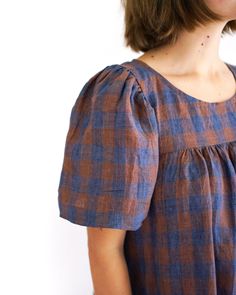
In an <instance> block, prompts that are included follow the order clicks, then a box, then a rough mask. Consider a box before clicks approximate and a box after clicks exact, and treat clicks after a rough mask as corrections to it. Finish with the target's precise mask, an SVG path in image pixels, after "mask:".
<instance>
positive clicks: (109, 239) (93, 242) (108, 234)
mask: <svg viewBox="0 0 236 295" xmlns="http://www.w3.org/2000/svg"><path fill="white" fill-rule="evenodd" d="M125 235H126V230H124V229H113V228H104V227H87V237H88V248H89V250H93V249H96V250H97V249H98V250H100V249H101V250H102V251H103V250H105V251H107V250H113V249H123V245H124V239H125Z"/></svg>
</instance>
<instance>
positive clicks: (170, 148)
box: [58, 59, 236, 295]
mask: <svg viewBox="0 0 236 295" xmlns="http://www.w3.org/2000/svg"><path fill="white" fill-rule="evenodd" d="M226 65H227V66H228V68H229V69H230V70H231V72H232V74H233V77H234V78H235V79H236V66H235V65H230V64H226ZM205 100H207V99H206V98H205ZM58 201H59V209H60V216H61V217H62V218H64V219H67V220H69V221H71V222H72V223H75V224H80V225H83V226H93V227H108V228H116V229H125V230H127V232H126V236H125V242H124V255H125V259H126V262H127V266H128V271H129V277H130V282H131V286H132V295H190V294H191V295H223V294H224V295H236V264H235V263H236V93H235V94H234V95H233V96H231V97H230V98H229V99H227V100H225V101H222V102H218V103H217V102H215V103H214V102H213V103H210V102H207V101H204V98H202V100H200V99H197V98H195V97H193V96H191V95H189V94H187V93H185V92H184V91H182V90H180V89H178V88H177V87H176V86H174V85H173V84H172V83H171V82H170V81H169V80H168V79H167V78H165V77H164V76H163V75H162V74H161V73H159V72H158V71H156V70H154V69H153V68H152V67H150V66H148V65H147V64H146V63H144V62H143V61H141V60H138V59H133V60H131V61H126V62H124V63H122V64H113V65H109V66H107V67H105V68H103V69H102V70H100V71H99V72H97V73H96V74H95V75H94V76H93V77H91V78H90V79H89V80H88V81H87V83H85V85H84V87H83V88H82V90H81V92H80V94H79V96H78V98H77V100H76V102H75V104H74V106H73V108H72V112H71V117H70V126H69V130H68V133H67V138H66V144H65V152H64V161H63V167H62V171H61V178H60V184H59V188H58Z"/></svg>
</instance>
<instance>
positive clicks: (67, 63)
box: [0, 0, 236, 295]
mask: <svg viewBox="0 0 236 295" xmlns="http://www.w3.org/2000/svg"><path fill="white" fill-rule="evenodd" d="M0 42H1V45H0V84H1V87H0V102H1V105H0V132H1V133H0V134H1V153H0V163H1V164H0V167H1V169H0V173H1V174H0V177H1V186H0V190H1V191H0V198H1V204H0V208H1V209H0V210H1V214H0V226H1V229H0V230H1V231H0V233H1V242H0V271H1V284H0V293H1V294H4V295H15V294H22V295H23V294H24V295H32V294H33V295H90V294H92V281H91V276H90V271H89V261H88V256H87V244H86V243H87V240H86V228H85V227H83V226H79V225H75V224H72V223H70V222H69V221H67V220H64V219H62V218H60V217H59V211H58V206H57V188H58V182H59V176H60V171H61V165H62V157H63V150H64V143H65V135H66V132H67V129H68V124H69V115H70V111H71V107H72V105H73V103H74V101H75V99H76V98H77V95H78V93H79V92H80V89H81V87H82V86H83V84H84V83H85V82H86V81H87V79H88V78H89V77H90V76H91V75H93V74H95V73H96V72H97V71H98V70H100V69H101V68H102V67H105V66H106V65H109V64H113V63H120V62H123V61H127V60H130V59H132V58H135V57H136V56H138V55H140V54H141V53H140V54H137V53H134V52H132V51H131V50H130V49H129V48H125V47H124V41H123V11H122V8H121V5H120V0H113V1H111V0H100V1H96V0H86V1H75V0H67V1H62V0H57V1H56V0H40V1H34V0H28V1H27V0H22V1H16V0H8V1H1V2H0ZM235 49H236V37H230V36H229V37H228V36H227V37H225V38H224V39H223V40H222V43H221V48H220V50H221V51H220V54H221V56H222V57H223V59H224V60H225V61H228V62H230V63H232V64H236V55H235V52H236V50H235Z"/></svg>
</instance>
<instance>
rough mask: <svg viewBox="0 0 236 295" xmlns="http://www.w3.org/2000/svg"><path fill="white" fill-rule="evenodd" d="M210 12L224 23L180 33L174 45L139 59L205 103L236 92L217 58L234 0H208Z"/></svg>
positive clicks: (233, 11) (233, 16)
mask: <svg viewBox="0 0 236 295" xmlns="http://www.w3.org/2000/svg"><path fill="white" fill-rule="evenodd" d="M206 4H207V5H208V6H209V8H210V9H211V10H213V11H214V12H217V13H219V14H221V15H223V16H224V20H223V21H218V22H215V23H209V24H207V25H205V26H198V27H197V28H196V29H195V30H194V31H192V32H187V31H182V32H181V33H180V34H179V37H178V40H177V42H176V43H175V44H174V45H168V46H165V47H162V48H158V49H151V50H149V51H147V52H145V53H144V54H143V55H141V56H139V57H138V58H137V59H140V60H142V61H144V62H146V63H147V64H148V65H149V66H151V67H152V68H153V69H154V70H156V71H158V72H159V73H160V74H162V75H163V76H164V77H165V78H166V79H168V80H169V81H170V82H171V83H172V84H173V85H174V86H176V87H177V88H179V89H180V90H182V91H183V92H185V93H187V94H189V95H191V96H193V97H195V98H197V99H199V100H203V101H206V102H221V101H225V100H227V99H228V98H230V97H232V96H233V94H234V93H235V91H236V86H235V79H234V77H233V74H232V73H231V71H230V70H229V69H228V67H227V66H226V65H225V64H224V62H223V61H222V60H221V59H220V57H219V46H220V40H221V32H222V30H223V28H224V26H225V25H226V23H227V22H228V21H230V20H234V19H236V1H235V0H210V1H206Z"/></svg>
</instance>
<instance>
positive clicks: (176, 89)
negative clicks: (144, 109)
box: [132, 58, 236, 106]
mask: <svg viewBox="0 0 236 295" xmlns="http://www.w3.org/2000/svg"><path fill="white" fill-rule="evenodd" d="M132 61H134V62H137V63H139V64H140V65H142V66H144V67H146V68H147V69H148V70H149V71H150V72H152V73H153V74H154V75H155V76H158V77H159V78H160V79H161V80H162V81H163V83H165V84H166V85H167V86H169V88H171V89H174V90H175V91H176V92H177V93H179V94H181V95H182V96H183V97H185V98H188V99H190V100H191V102H194V103H198V104H202V105H212V106H217V105H218V106H219V105H224V104H229V103H231V102H233V101H234V100H236V72H234V70H233V68H232V67H231V65H230V64H229V63H227V62H224V64H225V65H226V66H227V67H228V69H229V70H230V71H231V73H232V74H233V76H234V80H235V93H234V94H233V95H232V96H231V97H229V98H228V99H226V100H224V101H219V102H207V101H204V100H200V99H198V98H196V97H194V96H192V95H190V94H188V93H186V92H184V91H183V90H181V89H180V88H178V87H176V86H175V85H174V84H172V83H171V82H170V81H169V80H168V79H167V78H165V77H164V76H163V75H162V74H161V73H160V72H158V71H157V70H155V69H154V68H153V67H151V66H150V65H148V64H147V63H146V62H144V61H142V60H140V59H137V58H134V59H132Z"/></svg>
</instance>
